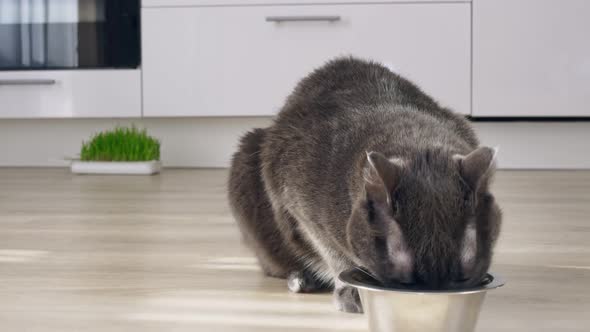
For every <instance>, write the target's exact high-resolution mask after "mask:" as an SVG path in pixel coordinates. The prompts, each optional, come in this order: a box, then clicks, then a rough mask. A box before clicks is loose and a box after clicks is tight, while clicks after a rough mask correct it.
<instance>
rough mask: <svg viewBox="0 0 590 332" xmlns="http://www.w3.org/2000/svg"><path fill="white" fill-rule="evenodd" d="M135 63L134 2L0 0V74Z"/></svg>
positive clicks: (136, 11)
mask: <svg viewBox="0 0 590 332" xmlns="http://www.w3.org/2000/svg"><path fill="white" fill-rule="evenodd" d="M139 63H140V38H139V0H0V70H38V69H86V68H88V69H90V68H137V67H138V66H139Z"/></svg>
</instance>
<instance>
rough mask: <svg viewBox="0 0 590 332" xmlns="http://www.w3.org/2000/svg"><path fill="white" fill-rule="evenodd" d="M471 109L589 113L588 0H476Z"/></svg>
mask: <svg viewBox="0 0 590 332" xmlns="http://www.w3.org/2000/svg"><path fill="white" fill-rule="evenodd" d="M473 15H474V16H473V47H474V49H473V115H474V116H485V117H510V116H526V117H547V116H548V117H554V116H559V117H570V116H590V43H589V42H588V40H589V37H588V32H589V31H590V1H588V0H567V1H564V0H476V1H474V3H473Z"/></svg>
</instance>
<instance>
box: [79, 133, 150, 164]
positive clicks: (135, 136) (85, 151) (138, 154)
mask: <svg viewBox="0 0 590 332" xmlns="http://www.w3.org/2000/svg"><path fill="white" fill-rule="evenodd" d="M80 159H81V160H83V161H151V160H160V142H159V141H158V140H157V139H155V138H153V137H151V136H149V135H148V134H147V132H146V130H145V129H141V130H140V129H137V128H136V127H135V126H132V127H117V128H115V129H113V130H107V131H104V132H101V133H98V134H96V135H94V137H92V139H90V141H88V142H83V143H82V150H81V151H80Z"/></svg>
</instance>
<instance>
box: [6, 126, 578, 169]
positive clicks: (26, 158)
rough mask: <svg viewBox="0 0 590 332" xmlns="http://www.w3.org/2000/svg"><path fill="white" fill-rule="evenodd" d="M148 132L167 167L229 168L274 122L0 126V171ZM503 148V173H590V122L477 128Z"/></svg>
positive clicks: (54, 162) (55, 160)
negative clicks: (97, 141) (115, 136)
mask: <svg viewBox="0 0 590 332" xmlns="http://www.w3.org/2000/svg"><path fill="white" fill-rule="evenodd" d="M130 123H136V124H137V125H138V126H145V127H147V128H148V130H149V131H150V133H151V134H152V135H154V136H156V137H158V138H159V139H160V140H161V141H162V159H163V160H164V164H165V165H166V166H180V167H226V166H227V165H228V162H229V157H230V156H231V153H232V152H233V151H234V150H235V146H236V143H237V140H238V137H239V136H240V135H242V134H243V133H245V132H246V131H247V130H249V129H251V128H254V127H265V126H268V125H269V124H270V123H271V119H270V118H264V117H261V118H175V119H143V120H109V119H79V120H72V119H66V120H57V119H56V120H0V166H65V165H67V161H65V160H64V158H69V157H75V156H76V155H77V153H78V151H79V149H80V143H81V142H82V140H84V139H86V138H87V137H88V136H89V135H90V134H92V133H94V132H97V131H100V130H103V129H107V128H111V127H113V126H115V125H116V124H130ZM475 127H476V129H477V131H478V133H479V135H480V137H481V139H482V141H483V142H484V143H485V144H487V145H490V146H499V147H500V156H499V165H500V167H502V168H533V169H539V168H541V169H552V168H567V169H581V168H586V169H590V145H588V144H587V142H589V141H590V122H555V123H545V122H493V123H492V122H477V123H475Z"/></svg>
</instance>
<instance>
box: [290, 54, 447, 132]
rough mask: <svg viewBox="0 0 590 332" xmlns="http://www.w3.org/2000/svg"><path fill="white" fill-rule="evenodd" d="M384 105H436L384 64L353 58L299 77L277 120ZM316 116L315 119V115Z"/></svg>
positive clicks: (320, 117)
mask: <svg viewBox="0 0 590 332" xmlns="http://www.w3.org/2000/svg"><path fill="white" fill-rule="evenodd" d="M383 104H399V105H415V106H416V107H418V108H436V107H438V105H437V104H436V102H435V101H434V100H433V99H431V98H430V97H429V96H427V95H426V94H424V93H423V92H422V91H421V90H420V89H419V88H418V87H417V86H416V85H414V84H413V83H411V82H410V81H408V80H406V79H404V78H403V77H401V76H399V75H397V74H395V73H394V72H392V71H391V70H390V69H389V68H387V67H386V66H384V65H382V64H380V63H378V62H374V61H367V60H362V59H358V58H354V57H341V58H336V59H334V60H331V61H328V62H327V63H326V64H325V65H323V66H322V67H320V68H318V69H316V70H314V71H313V72H312V73H311V74H309V75H308V76H307V77H305V78H304V79H302V80H301V81H300V82H299V84H297V86H296V87H295V89H294V90H293V92H292V93H291V95H290V96H289V97H288V99H287V102H286V103H285V106H284V107H283V108H282V110H281V112H280V113H279V115H278V122H279V123H280V122H281V121H282V120H285V121H291V123H290V125H293V122H296V121H297V120H309V119H310V117H312V118H311V119H313V121H321V120H325V119H328V118H329V117H330V116H335V115H336V116H337V115H339V114H340V113H341V112H343V111H349V110H354V109H366V108H370V107H376V106H380V105H383ZM314 117H315V118H314Z"/></svg>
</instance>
